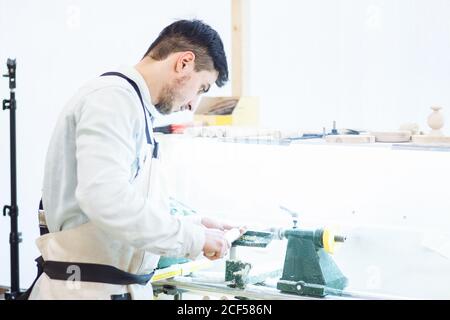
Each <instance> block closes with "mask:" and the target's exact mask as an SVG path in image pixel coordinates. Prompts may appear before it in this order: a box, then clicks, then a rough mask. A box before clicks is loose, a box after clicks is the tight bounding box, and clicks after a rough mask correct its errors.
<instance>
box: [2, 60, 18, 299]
mask: <svg viewBox="0 0 450 320" xmlns="http://www.w3.org/2000/svg"><path fill="white" fill-rule="evenodd" d="M6 65H7V66H8V74H5V75H3V76H4V77H7V78H9V92H10V93H9V100H8V99H4V100H3V110H7V109H9V112H10V113H9V125H10V150H11V151H10V153H11V154H10V166H11V205H9V206H8V205H6V206H4V207H3V215H4V216H6V214H8V215H9V216H10V218H11V233H10V234H9V243H10V246H11V291H10V292H9V293H7V294H5V298H6V299H7V300H15V299H17V298H18V296H19V295H20V294H21V292H20V286H19V243H20V242H22V239H21V236H22V235H21V233H20V232H18V226H17V217H18V215H19V208H18V207H17V174H16V93H15V89H16V60H15V59H14V60H13V59H8V61H7V63H6Z"/></svg>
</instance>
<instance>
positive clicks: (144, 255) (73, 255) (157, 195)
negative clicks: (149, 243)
mask: <svg viewBox="0 0 450 320" xmlns="http://www.w3.org/2000/svg"><path fill="white" fill-rule="evenodd" d="M146 116H147V115H146ZM152 141H153V142H155V140H154V139H152ZM144 144H145V146H144V147H143V148H142V149H141V150H142V152H141V156H140V157H139V159H140V160H139V161H140V168H141V169H140V171H139V172H138V174H137V176H136V178H135V180H134V181H133V182H132V183H133V184H134V185H135V186H136V188H137V189H138V190H139V192H141V193H142V195H143V196H146V197H149V201H153V203H155V204H157V206H158V209H160V210H165V211H166V212H168V213H169V208H168V205H167V201H164V198H163V195H162V194H161V193H163V192H164V191H163V190H162V187H163V186H162V184H161V177H160V172H159V171H160V170H159V169H158V166H159V161H160V160H159V159H157V158H154V157H153V149H154V146H155V143H153V144H147V143H146V142H144ZM150 190H151V192H150ZM36 244H37V246H38V248H39V250H40V252H41V254H42V258H43V259H44V261H50V260H51V261H63V262H74V265H73V266H71V267H69V268H67V269H68V270H67V280H66V281H64V280H53V279H50V278H49V277H48V275H47V274H45V273H43V274H42V275H41V276H40V277H39V279H38V280H37V281H36V283H35V285H34V288H33V290H32V292H31V294H30V297H29V299H30V300H33V299H89V300H92V299H107V300H109V299H111V295H121V294H126V293H130V294H131V298H132V299H153V291H152V286H151V283H150V282H148V283H147V284H146V285H140V284H132V285H116V284H105V283H98V282H83V281H79V280H77V279H79V273H80V272H82V270H81V271H80V270H79V267H77V265H76V263H77V262H78V263H95V264H104V265H109V266H113V267H116V268H118V269H120V270H122V271H126V272H129V273H133V274H138V275H142V274H149V273H151V272H152V271H153V270H154V269H155V268H156V266H157V264H158V261H159V257H160V256H159V255H155V254H152V253H150V252H146V251H144V250H138V249H136V248H134V247H132V246H130V245H128V244H126V243H124V242H121V241H118V240H116V239H113V238H111V237H110V236H109V235H108V234H106V233H105V232H103V231H102V230H101V229H99V228H98V227H96V226H95V225H94V224H93V223H92V222H88V223H85V224H83V225H80V226H78V227H75V228H72V229H69V230H63V231H59V232H52V233H48V234H46V235H43V236H41V237H39V238H38V239H37V240H36Z"/></svg>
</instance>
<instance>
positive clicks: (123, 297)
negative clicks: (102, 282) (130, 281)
mask: <svg viewBox="0 0 450 320" xmlns="http://www.w3.org/2000/svg"><path fill="white" fill-rule="evenodd" d="M111 300H131V294H130V293H124V294H112V295H111Z"/></svg>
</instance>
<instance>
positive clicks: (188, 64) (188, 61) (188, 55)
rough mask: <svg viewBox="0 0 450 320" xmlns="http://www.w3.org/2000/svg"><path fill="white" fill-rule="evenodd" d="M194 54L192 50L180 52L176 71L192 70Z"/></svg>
mask: <svg viewBox="0 0 450 320" xmlns="http://www.w3.org/2000/svg"><path fill="white" fill-rule="evenodd" d="M194 64H195V54H194V53H193V52H192V51H186V52H181V53H180V54H179V56H178V59H177V62H176V66H175V70H176V71H177V72H182V73H184V72H190V71H191V70H194Z"/></svg>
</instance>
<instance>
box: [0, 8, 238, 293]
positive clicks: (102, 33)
mask: <svg viewBox="0 0 450 320" xmlns="http://www.w3.org/2000/svg"><path fill="white" fill-rule="evenodd" d="M229 12H230V4H229V2H228V1H214V2H211V1H208V0H192V1H182V0H179V1H149V0H130V1H107V0H96V1H88V0H78V1H77V0H71V1H69V0H64V1H61V0H45V1H31V0H30V1H27V0H18V1H8V0H0V70H1V71H2V73H4V72H5V71H6V59H7V58H8V57H15V58H17V63H18V66H17V100H18V110H17V143H18V148H17V149H18V154H17V164H18V201H19V209H20V213H19V214H20V216H19V219H20V224H19V229H20V231H22V233H23V242H22V244H21V245H20V262H21V285H22V286H24V287H26V286H28V285H29V284H30V283H31V282H32V280H33V278H34V274H35V266H34V261H33V260H34V258H36V257H37V256H38V251H37V250H36V249H35V245H34V240H35V238H36V237H37V236H38V225H37V216H36V210H37V205H38V201H39V199H40V189H41V181H42V174H43V168H44V158H45V153H46V149H47V145H48V141H49V139H50V135H51V132H52V130H53V127H54V124H55V121H56V118H57V116H58V113H59V111H60V110H61V109H62V107H63V106H64V104H65V102H66V101H67V100H68V99H69V98H70V96H71V95H72V94H73V93H74V92H75V90H76V89H77V88H78V87H79V86H81V85H82V84H83V83H84V82H85V81H86V80H88V79H90V78H92V77H95V76H97V75H99V74H101V73H102V72H105V71H109V70H111V68H114V67H116V66H118V65H121V64H130V65H132V64H135V63H136V62H138V61H139V59H140V58H141V57H142V55H143V54H144V53H145V51H146V50H147V48H148V47H149V46H150V44H151V42H152V41H153V40H154V39H155V38H156V36H157V35H158V33H159V32H160V31H161V30H162V28H163V27H165V26H166V25H168V24H170V23H171V22H173V21H175V20H177V19H180V18H198V19H202V20H204V21H205V22H207V23H209V24H210V25H211V26H212V27H214V28H215V29H216V30H218V32H219V33H220V34H221V36H222V40H223V42H224V45H225V48H226V50H227V51H229V50H228V49H229V47H230V40H231V38H230V18H229V17H230V14H229ZM0 81H1V82H0V98H6V97H7V96H8V95H9V91H8V84H7V81H6V80H0ZM217 90H218V89H213V90H211V93H210V94H218V93H217V92H218V91H217ZM230 90H231V89H230V88H229V87H226V88H224V89H221V91H220V94H230ZM9 190H10V188H9V114H8V112H0V205H1V206H2V207H3V205H5V204H9V203H10V198H9V197H10V195H9ZM8 237H9V218H3V217H0V284H3V285H9V283H10V280H9V279H10V276H9V272H10V271H9V243H8Z"/></svg>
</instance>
